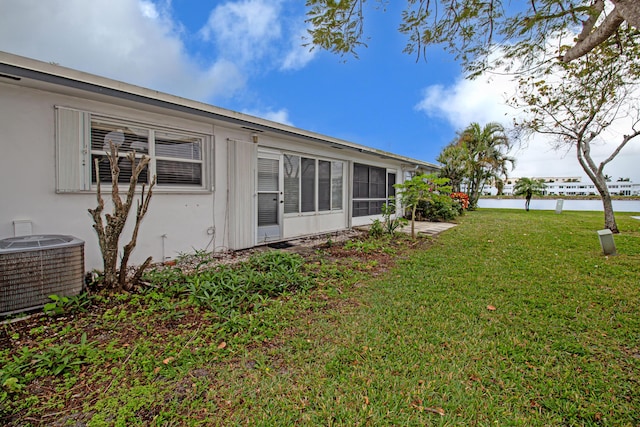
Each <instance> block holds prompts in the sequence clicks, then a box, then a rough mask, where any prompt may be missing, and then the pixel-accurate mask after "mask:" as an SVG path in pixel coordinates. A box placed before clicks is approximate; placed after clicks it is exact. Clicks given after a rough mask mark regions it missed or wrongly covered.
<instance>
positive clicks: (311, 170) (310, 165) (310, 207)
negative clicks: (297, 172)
mask: <svg viewBox="0 0 640 427" xmlns="http://www.w3.org/2000/svg"><path fill="white" fill-rule="evenodd" d="M301 166H302V179H301V190H302V191H301V193H302V194H301V201H302V203H301V205H302V206H301V208H302V209H301V210H302V212H313V211H315V210H316V191H315V190H316V160H315V159H307V158H305V157H303V158H302V163H301Z"/></svg>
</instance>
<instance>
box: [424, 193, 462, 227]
mask: <svg viewBox="0 0 640 427" xmlns="http://www.w3.org/2000/svg"><path fill="white" fill-rule="evenodd" d="M454 203H455V202H454V201H453V200H452V199H451V197H449V196H448V195H444V194H433V195H432V197H431V200H429V201H421V202H419V203H418V209H417V212H416V217H417V218H418V219H420V220H423V221H424V220H426V221H451V220H453V219H455V218H456V217H457V216H458V215H459V214H460V210H459V208H458V207H457V206H455V205H454Z"/></svg>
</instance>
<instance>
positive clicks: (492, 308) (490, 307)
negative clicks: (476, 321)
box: [487, 305, 496, 311]
mask: <svg viewBox="0 0 640 427" xmlns="http://www.w3.org/2000/svg"><path fill="white" fill-rule="evenodd" d="M487 310H489V311H496V308H495V307H494V306H492V305H488V306H487Z"/></svg>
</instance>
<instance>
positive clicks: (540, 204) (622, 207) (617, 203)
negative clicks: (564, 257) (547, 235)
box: [478, 198, 640, 212]
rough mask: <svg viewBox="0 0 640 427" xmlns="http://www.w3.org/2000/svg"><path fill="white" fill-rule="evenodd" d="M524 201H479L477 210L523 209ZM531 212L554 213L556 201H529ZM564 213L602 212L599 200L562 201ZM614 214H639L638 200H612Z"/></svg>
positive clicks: (639, 203)
mask: <svg viewBox="0 0 640 427" xmlns="http://www.w3.org/2000/svg"><path fill="white" fill-rule="evenodd" d="M524 202H525V200H524V199H482V198H481V199H480V200H479V201H478V207H479V208H500V209H524ZM529 209H531V210H540V211H555V210H556V199H531V204H530V205H529ZM562 210H565V211H603V208H602V201H601V200H574V199H563V204H562ZM613 210H614V211H615V212H640V200H614V201H613Z"/></svg>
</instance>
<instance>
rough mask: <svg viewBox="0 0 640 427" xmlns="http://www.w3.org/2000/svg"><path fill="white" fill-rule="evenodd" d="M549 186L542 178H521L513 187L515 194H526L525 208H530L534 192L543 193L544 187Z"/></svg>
mask: <svg viewBox="0 0 640 427" xmlns="http://www.w3.org/2000/svg"><path fill="white" fill-rule="evenodd" d="M546 187H547V186H546V185H545V183H544V180H542V179H533V178H520V179H519V180H518V182H516V185H515V187H513V195H514V196H525V199H526V202H525V203H524V209H525V210H526V211H528V210H529V204H530V203H531V196H533V195H534V194H537V195H541V194H543V193H544V189H545V188H546Z"/></svg>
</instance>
